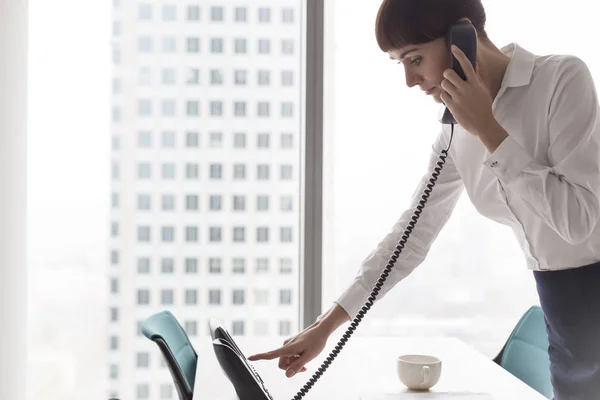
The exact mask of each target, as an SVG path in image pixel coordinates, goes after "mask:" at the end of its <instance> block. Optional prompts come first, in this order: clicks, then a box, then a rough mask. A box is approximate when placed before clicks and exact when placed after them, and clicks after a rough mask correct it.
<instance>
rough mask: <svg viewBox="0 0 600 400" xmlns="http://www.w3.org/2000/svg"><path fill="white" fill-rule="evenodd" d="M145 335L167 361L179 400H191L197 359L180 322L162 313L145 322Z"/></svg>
mask: <svg viewBox="0 0 600 400" xmlns="http://www.w3.org/2000/svg"><path fill="white" fill-rule="evenodd" d="M142 333H143V334H144V336H146V337H147V338H148V339H150V340H152V341H153V342H154V343H156V344H157V345H158V347H159V349H160V351H161V352H162V354H163V356H164V357H165V361H166V363H167V367H168V368H169V371H170V373H171V376H172V377H173V381H174V383H175V389H176V390H177V394H178V395H179V399H180V400H192V397H193V395H194V381H195V379H196V368H197V364H198V355H197V354H196V351H195V350H194V347H193V346H192V344H191V343H190V340H189V338H188V336H187V334H186V333H185V331H184V330H183V328H182V327H181V325H180V324H179V322H177V319H175V317H174V316H173V314H171V313H170V312H169V311H161V312H159V313H157V314H154V315H151V316H150V317H148V318H147V319H146V320H144V322H142Z"/></svg>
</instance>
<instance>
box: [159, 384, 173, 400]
mask: <svg viewBox="0 0 600 400" xmlns="http://www.w3.org/2000/svg"><path fill="white" fill-rule="evenodd" d="M160 398H161V400H167V399H172V398H173V385H172V384H170V383H163V384H161V385H160Z"/></svg>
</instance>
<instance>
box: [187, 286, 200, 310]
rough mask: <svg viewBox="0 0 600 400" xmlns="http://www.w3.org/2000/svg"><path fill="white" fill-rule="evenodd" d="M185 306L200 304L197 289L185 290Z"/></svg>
mask: <svg viewBox="0 0 600 400" xmlns="http://www.w3.org/2000/svg"><path fill="white" fill-rule="evenodd" d="M185 304H186V305H188V306H193V305H196V304H198V291H197V290H196V289H186V290H185Z"/></svg>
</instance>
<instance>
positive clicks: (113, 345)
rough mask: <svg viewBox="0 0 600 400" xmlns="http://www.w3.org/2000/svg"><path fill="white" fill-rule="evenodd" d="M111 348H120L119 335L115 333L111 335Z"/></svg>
mask: <svg viewBox="0 0 600 400" xmlns="http://www.w3.org/2000/svg"><path fill="white" fill-rule="evenodd" d="M109 348H110V349H111V350H119V337H118V336H114V335H113V336H111V337H110V341H109Z"/></svg>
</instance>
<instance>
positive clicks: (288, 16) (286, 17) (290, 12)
mask: <svg viewBox="0 0 600 400" xmlns="http://www.w3.org/2000/svg"><path fill="white" fill-rule="evenodd" d="M281 20H282V21H283V23H286V24H293V23H294V9H293V8H284V9H283V10H281Z"/></svg>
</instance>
